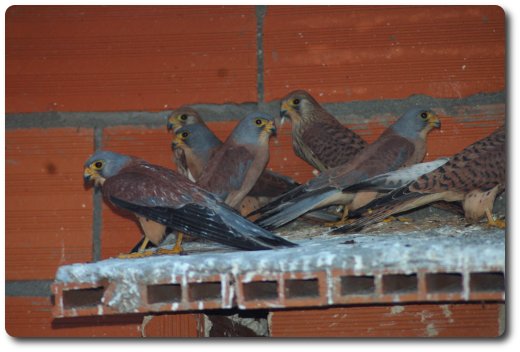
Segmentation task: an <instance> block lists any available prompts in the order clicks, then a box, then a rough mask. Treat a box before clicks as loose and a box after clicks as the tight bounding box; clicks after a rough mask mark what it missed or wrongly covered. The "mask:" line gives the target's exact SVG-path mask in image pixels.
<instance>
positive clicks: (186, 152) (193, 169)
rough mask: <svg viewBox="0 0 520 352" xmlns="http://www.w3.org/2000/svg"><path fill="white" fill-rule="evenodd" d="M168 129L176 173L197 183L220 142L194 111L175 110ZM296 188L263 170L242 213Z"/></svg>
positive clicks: (186, 108) (283, 179) (169, 120)
mask: <svg viewBox="0 0 520 352" xmlns="http://www.w3.org/2000/svg"><path fill="white" fill-rule="evenodd" d="M167 128H168V130H169V131H171V132H173V140H172V148H173V150H174V155H175V156H176V157H175V158H174V161H175V162H176V163H179V165H180V166H178V170H179V171H180V172H181V173H182V174H183V175H185V176H188V175H189V176H188V177H189V178H190V179H191V180H193V181H198V179H199V177H200V175H201V173H202V170H204V169H205V168H206V166H207V164H208V162H209V160H210V159H211V158H212V157H213V155H214V153H215V152H216V151H217V150H218V148H220V146H221V145H222V142H221V141H220V140H219V139H218V138H217V136H215V134H214V133H213V132H212V131H211V130H210V129H209V128H208V126H207V125H206V124H205V123H204V121H203V120H202V118H201V117H200V115H199V114H198V113H197V111H195V110H194V109H192V108H190V107H182V108H180V109H178V110H175V111H174V112H173V113H172V114H171V115H170V117H169V118H168V123H167ZM177 156H180V157H177ZM182 170H186V171H185V172H183V171H182ZM298 185H299V184H298V183H297V182H296V181H294V180H293V179H291V178H290V177H287V176H283V175H280V174H278V173H275V172H273V171H269V170H264V171H263V172H262V174H261V175H260V177H259V178H258V180H257V182H256V183H255V185H254V186H253V188H252V189H251V191H250V192H249V193H248V195H247V197H246V198H245V199H244V200H243V202H242V205H241V207H242V209H241V212H242V214H248V213H249V212H251V211H252V210H254V209H257V208H259V207H260V206H262V205H265V204H267V203H268V202H269V201H270V200H272V198H274V197H276V196H279V195H281V194H283V193H285V192H288V191H289V190H291V189H293V188H295V187H296V186H298Z"/></svg>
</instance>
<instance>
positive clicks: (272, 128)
mask: <svg viewBox="0 0 520 352" xmlns="http://www.w3.org/2000/svg"><path fill="white" fill-rule="evenodd" d="M265 131H266V132H268V133H269V134H271V135H273V136H276V122H275V121H269V122H268V123H267V124H266V125H265Z"/></svg>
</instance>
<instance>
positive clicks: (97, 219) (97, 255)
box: [92, 127, 103, 262]
mask: <svg viewBox="0 0 520 352" xmlns="http://www.w3.org/2000/svg"><path fill="white" fill-rule="evenodd" d="M102 146H103V128H102V127H95V128H94V150H99V149H101V147H102ZM92 197H93V207H92V208H93V212H92V261H94V262H97V261H99V260H101V229H102V225H103V218H102V216H103V214H102V213H103V212H102V204H103V195H102V194H101V190H100V189H99V188H95V189H94V192H93V196H92Z"/></svg>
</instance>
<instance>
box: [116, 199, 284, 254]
mask: <svg viewBox="0 0 520 352" xmlns="http://www.w3.org/2000/svg"><path fill="white" fill-rule="evenodd" d="M110 201H111V202H112V203H113V204H115V205H116V206H118V207H120V208H123V209H126V210H128V211H131V212H133V213H135V214H138V215H140V216H143V217H145V218H147V219H149V220H152V221H155V222H157V223H160V224H163V225H166V226H168V227H170V228H171V229H173V230H175V231H179V232H183V233H186V234H189V235H192V236H194V237H199V238H203V239H207V240H210V241H213V242H217V243H221V244H225V245H228V246H230V247H235V248H240V249H245V250H262V249H271V248H276V247H291V246H294V244H293V243H291V242H289V241H287V240H285V239H283V238H281V237H278V236H275V235H272V234H271V233H270V232H268V231H266V230H263V229H261V228H260V227H258V226H257V225H255V224H253V223H251V222H249V221H248V220H246V219H244V218H242V217H240V215H238V214H233V210H231V209H223V208H222V207H221V206H220V205H218V204H216V208H215V209H212V208H209V207H207V206H204V205H199V204H193V203H189V204H184V205H182V206H180V207H178V208H171V207H164V206H143V205H140V204H135V203H132V202H128V201H125V200H122V199H118V198H115V197H111V198H110Z"/></svg>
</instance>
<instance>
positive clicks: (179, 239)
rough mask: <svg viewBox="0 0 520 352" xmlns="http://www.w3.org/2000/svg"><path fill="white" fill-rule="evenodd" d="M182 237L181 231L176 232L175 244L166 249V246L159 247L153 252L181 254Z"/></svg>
mask: <svg viewBox="0 0 520 352" xmlns="http://www.w3.org/2000/svg"><path fill="white" fill-rule="evenodd" d="M182 237H183V234H182V232H179V233H178V234H177V241H176V242H175V246H174V247H173V248H172V249H166V248H159V249H157V250H156V251H155V254H159V255H162V254H170V255H171V254H182V246H181V243H182Z"/></svg>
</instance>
